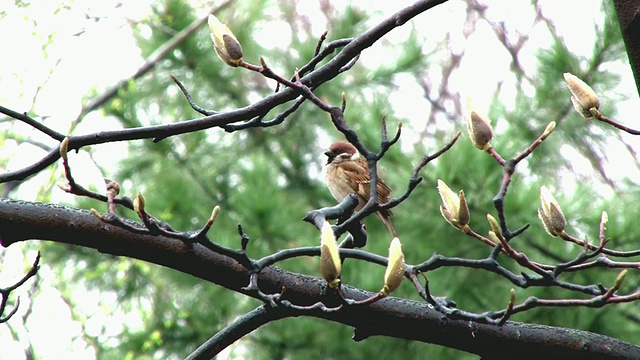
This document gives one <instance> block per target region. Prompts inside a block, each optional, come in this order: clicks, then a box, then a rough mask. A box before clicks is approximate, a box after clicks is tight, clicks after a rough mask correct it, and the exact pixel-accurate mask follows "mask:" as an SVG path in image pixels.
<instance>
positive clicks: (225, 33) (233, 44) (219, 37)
mask: <svg viewBox="0 0 640 360" xmlns="http://www.w3.org/2000/svg"><path fill="white" fill-rule="evenodd" d="M208 23H209V28H210V29H211V40H213V45H214V48H215V50H216V54H218V57H219V58H220V60H222V61H224V62H225V63H226V64H227V65H230V66H234V67H235V66H238V64H239V63H240V61H242V45H240V43H239V42H238V39H236V37H235V35H233V33H232V32H231V30H229V28H228V27H227V25H225V24H223V23H221V22H220V20H218V18H217V17H215V16H214V15H209V19H208Z"/></svg>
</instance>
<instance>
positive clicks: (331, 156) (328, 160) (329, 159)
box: [324, 150, 336, 164]
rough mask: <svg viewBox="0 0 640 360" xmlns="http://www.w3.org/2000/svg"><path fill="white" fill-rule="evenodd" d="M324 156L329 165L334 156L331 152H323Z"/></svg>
mask: <svg viewBox="0 0 640 360" xmlns="http://www.w3.org/2000/svg"><path fill="white" fill-rule="evenodd" d="M324 154H325V155H326V156H327V164H330V163H331V161H333V159H334V158H335V157H336V154H335V153H334V152H333V151H331V150H327V151H325V152H324Z"/></svg>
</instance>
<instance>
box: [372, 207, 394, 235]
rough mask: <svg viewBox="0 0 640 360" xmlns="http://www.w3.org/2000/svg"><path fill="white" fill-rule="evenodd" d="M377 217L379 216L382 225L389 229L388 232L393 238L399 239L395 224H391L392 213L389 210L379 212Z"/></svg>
mask: <svg viewBox="0 0 640 360" xmlns="http://www.w3.org/2000/svg"><path fill="white" fill-rule="evenodd" d="M376 215H378V219H380V221H382V223H383V224H384V225H385V226H386V227H387V230H389V233H390V234H391V237H394V238H395V237H398V233H397V232H396V228H395V227H394V226H393V223H392V222H391V211H389V210H382V211H378V212H377V213H376Z"/></svg>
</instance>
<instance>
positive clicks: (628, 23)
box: [613, 0, 640, 94]
mask: <svg viewBox="0 0 640 360" xmlns="http://www.w3.org/2000/svg"><path fill="white" fill-rule="evenodd" d="M613 4H614V5H615V8H616V14H617V15H618V23H619V24H620V31H621V32H622V38H623V39H624V45H625V47H626V48H627V55H628V56H629V64H630V65H631V70H633V77H634V78H635V80H636V88H637V89H638V93H639V94H640V3H638V1H637V0H613Z"/></svg>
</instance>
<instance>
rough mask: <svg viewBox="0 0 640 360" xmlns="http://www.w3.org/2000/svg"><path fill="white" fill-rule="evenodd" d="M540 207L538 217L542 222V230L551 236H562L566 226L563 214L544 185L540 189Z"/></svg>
mask: <svg viewBox="0 0 640 360" xmlns="http://www.w3.org/2000/svg"><path fill="white" fill-rule="evenodd" d="M540 205H541V207H542V208H541V209H538V217H539V218H540V220H542V224H543V225H544V229H545V230H546V231H547V232H548V233H549V235H551V236H558V235H560V234H562V233H563V232H564V227H565V225H566V220H565V218H564V214H563V213H562V209H561V208H560V205H558V202H557V201H556V199H555V198H554V197H553V195H551V192H550V191H549V189H547V187H546V186H544V185H543V186H542V187H541V188H540Z"/></svg>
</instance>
